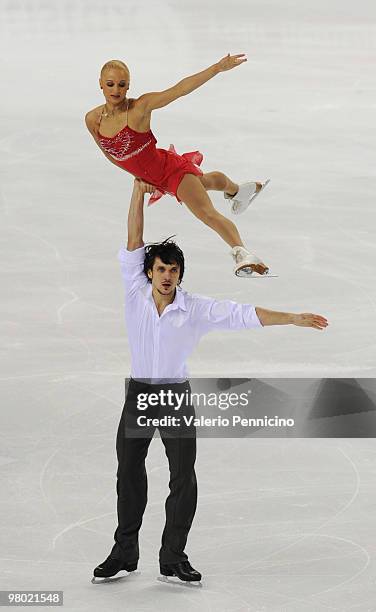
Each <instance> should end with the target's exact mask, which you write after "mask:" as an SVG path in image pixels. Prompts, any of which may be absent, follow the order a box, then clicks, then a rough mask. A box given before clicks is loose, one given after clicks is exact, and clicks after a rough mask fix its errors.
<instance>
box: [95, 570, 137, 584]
mask: <svg viewBox="0 0 376 612" xmlns="http://www.w3.org/2000/svg"><path fill="white" fill-rule="evenodd" d="M121 572H122V573H121V574H120V576H119V574H117V575H116V576H109V577H108V578H99V577H98V576H93V577H92V579H91V583H92V584H104V583H106V582H120V581H121V580H125V579H126V578H128V576H131V575H132V574H139V572H137V571H134V572H127V571H126V570H121Z"/></svg>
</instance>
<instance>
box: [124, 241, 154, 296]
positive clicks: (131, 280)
mask: <svg viewBox="0 0 376 612" xmlns="http://www.w3.org/2000/svg"><path fill="white" fill-rule="evenodd" d="M118 259H119V261H120V268H121V275H122V277H123V283H124V288H125V295H126V296H128V297H132V296H133V295H135V293H137V291H139V290H140V289H142V287H145V285H147V283H148V279H147V278H146V276H145V273H144V260H145V247H143V246H142V247H140V248H139V249H135V250H134V251H128V249H126V248H125V247H121V248H120V250H119V253H118Z"/></svg>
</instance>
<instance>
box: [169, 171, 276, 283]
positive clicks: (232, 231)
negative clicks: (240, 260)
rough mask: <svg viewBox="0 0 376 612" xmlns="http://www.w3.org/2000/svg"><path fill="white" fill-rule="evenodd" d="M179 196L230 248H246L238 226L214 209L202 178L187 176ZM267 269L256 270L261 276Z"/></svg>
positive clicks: (179, 189)
mask: <svg viewBox="0 0 376 612" xmlns="http://www.w3.org/2000/svg"><path fill="white" fill-rule="evenodd" d="M177 196H178V197H179V199H180V200H182V201H183V202H184V204H186V206H187V207H188V208H189V210H190V211H191V212H192V213H193V214H194V215H195V217H197V218H198V219H200V221H202V222H203V223H205V225H208V226H209V227H211V228H212V229H213V230H214V231H215V232H217V234H219V235H220V236H221V238H223V240H224V241H225V242H227V244H228V245H230V247H235V246H243V247H244V244H243V242H242V239H241V238H240V235H239V232H238V230H237V227H236V225H235V224H234V223H233V222H232V221H230V219H227V217H224V216H223V215H221V213H219V212H218V211H217V210H216V209H215V208H214V206H213V203H212V201H211V199H210V198H209V196H208V194H207V193H206V190H205V188H204V186H203V184H202V181H201V180H200V177H198V176H195V175H194V174H186V175H185V176H184V178H183V179H182V181H181V183H180V185H179V187H178V190H177ZM265 269H266V266H264V265H262V264H260V266H257V267H256V266H255V270H256V272H259V274H263V272H264V271H265ZM259 270H260V271H259Z"/></svg>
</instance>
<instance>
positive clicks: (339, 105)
mask: <svg viewBox="0 0 376 612" xmlns="http://www.w3.org/2000/svg"><path fill="white" fill-rule="evenodd" d="M375 17H376V6H375V4H374V2H371V0H367V1H366V0H360V1H358V2H350V1H348V0H344V1H340V0H327V1H326V2H324V1H323V0H315V2H313V0H310V1H308V0H286V1H282V0H257V1H256V0H248V1H237V0H235V2H232V3H225V2H222V1H221V2H214V1H213V0H210V1H207V2H198V1H197V0H192V1H190V2H187V3H183V2H161V1H156V2H147V3H140V2H120V1H119V0H111V1H110V2H98V1H97V0H90V1H83V0H76V1H74V2H73V1H66V0H60V1H57V0H52V1H51V2H45V1H43V2H42V1H37V0H29V1H27V0H22V1H21V0H12V2H10V1H5V0H1V1H0V40H1V43H0V45H1V46H0V49H1V58H2V62H1V68H2V96H1V99H2V112H1V120H0V123H1V135H0V156H1V185H0V212H1V234H2V238H1V245H0V248H1V261H2V266H1V277H2V280H1V286H2V300H1V314H2V317H1V329H2V343H1V349H2V350H1V352H2V357H3V359H2V368H1V395H2V401H1V407H2V411H1V412H2V418H1V434H0V435H1V448H0V476H1V481H0V490H1V494H0V496H1V506H0V508H1V510H0V512H1V551H0V552H1V560H0V562H1V567H2V571H1V579H0V585H1V588H2V589H4V590H9V589H13V588H20V589H63V590H64V592H65V609H67V610H88V611H96V610H106V611H107V610H108V611H112V610H114V611H116V610H124V609H127V610H132V611H133V610H134V611H148V610H175V609H177V608H179V609H181V610H184V611H185V610H187V611H188V610H189V611H190V610H200V611H201V610H202V611H205V612H206V611H211V610H215V611H222V610H223V611H225V610H226V611H227V612H230V611H231V612H236V611H238V612H240V611H242V612H245V611H248V610H249V611H268V612H269V611H273V612H274V611H275V612H293V611H294V612H295V611H296V612H306V611H307V612H308V611H309V612H311V611H312V612H316V611H320V612H321V610H322V611H326V610H328V611H331V610H336V611H337V610H338V611H342V610H343V611H345V610H346V611H350V610H351V611H356V612H370V611H374V610H376V587H375V556H376V555H375V544H374V541H375V538H374V533H375V522H374V514H375V504H376V496H375V492H374V482H375V465H376V463H375V446H374V443H373V440H372V439H368V440H366V439H364V440H362V439H359V440H357V439H352V440H350V439H348V440H346V439H342V440H341V439H337V440H330V439H329V440H322V439H316V440H315V439H307V440H304V439H296V440H292V439H291V440H281V439H280V440H278V439H275V440H263V439H245V440H231V439H227V440H223V439H222V440H206V439H200V440H199V444H198V460H197V473H198V484H199V505H198V511H197V514H196V518H195V522H194V524H193V528H192V531H191V534H190V538H189V542H188V547H187V551H188V553H189V555H190V559H191V561H192V564H193V565H194V566H197V568H198V569H199V570H200V571H202V573H203V574H204V582H203V587H202V588H201V589H197V590H193V588H188V587H186V586H184V585H178V586H172V585H165V584H162V583H160V582H157V580H156V576H157V575H158V566H157V553H158V547H159V538H160V534H161V531H162V527H163V518H164V507H163V503H164V498H165V496H166V494H167V478H168V474H167V466H166V461H165V457H164V454H163V449H162V446H161V444H160V440H154V441H153V443H152V445H151V448H150V453H149V457H148V466H149V476H150V477H149V486H150V500H149V505H148V508H147V511H146V515H145V520H144V525H143V529H142V535H141V553H142V557H141V563H140V573H138V574H137V575H132V576H130V577H128V578H126V579H124V580H122V581H119V582H116V583H114V584H106V585H91V584H90V581H89V580H90V577H91V573H92V568H93V567H94V566H95V565H96V564H97V563H99V562H100V561H102V560H103V559H104V558H105V557H106V556H107V554H108V552H109V550H110V547H111V545H112V534H113V530H114V527H115V490H114V483H115V468H116V463H115V450H114V440H115V433H116V427H117V423H118V419H119V416H120V412H121V408H122V402H123V393H124V390H123V385H124V383H123V381H124V377H126V376H128V375H129V367H130V361H129V351H128V346H127V337H126V331H125V328H124V322H123V295H122V285H121V277H120V272H119V265H118V261H117V251H118V248H119V246H120V245H121V244H122V243H123V242H124V240H125V230H126V215H127V208H128V202H129V198H130V193H131V188H132V179H131V177H130V175H127V174H126V173H125V172H121V171H120V170H119V169H118V168H115V166H113V165H112V164H110V163H109V162H108V161H107V160H106V159H105V158H104V157H103V155H102V154H101V152H100V151H99V149H97V147H96V146H95V144H94V142H93V141H92V139H91V137H90V135H89V134H88V132H87V131H86V128H85V125H84V115H85V113H86V112H87V111H88V110H89V109H91V108H93V107H95V106H97V105H99V104H101V103H102V97H101V93H100V90H99V87H98V73H99V68H100V66H101V65H102V64H103V63H104V62H105V61H107V60H108V59H112V58H119V59H122V60H124V61H125V62H126V63H127V64H128V65H129V67H130V71H131V89H130V92H129V94H130V96H131V97H137V96H138V95H140V94H142V93H144V92H146V91H157V90H161V89H165V88H167V87H168V86H170V85H172V84H174V83H176V82H177V81H178V80H180V79H182V78H183V77H185V76H187V75H189V74H192V73H194V72H198V71H199V70H202V69H204V68H206V67H207V66H209V65H211V64H213V63H214V62H216V61H218V60H219V59H220V58H221V57H223V56H224V55H225V54H226V53H227V52H231V53H241V52H244V53H246V54H247V56H248V62H247V63H245V64H244V65H242V66H240V67H239V68H236V69H235V70H232V71H230V72H227V73H222V74H219V75H218V76H217V77H215V78H214V79H213V80H211V81H210V82H208V83H207V84H205V85H204V86H203V87H202V88H200V89H199V90H197V91H195V92H194V93H192V94H191V95H189V96H186V97H184V98H182V99H180V100H177V101H176V102H174V103H173V104H171V106H169V107H166V108H164V109H161V110H160V111H155V112H154V114H153V121H152V129H153V132H154V133H155V135H156V137H157V138H158V146H160V147H164V148H168V146H169V144H170V143H174V145H175V147H176V149H177V151H178V152H185V151H192V150H196V149H199V150H200V151H202V153H203V154H204V161H203V164H202V168H203V170H204V171H211V170H222V171H224V172H225V173H226V174H228V175H229V176H230V177H232V178H233V179H234V180H235V181H238V182H241V181H243V180H247V179H259V180H263V179H265V178H268V177H270V178H271V179H272V182H271V184H270V186H269V187H268V189H267V190H265V193H263V194H262V195H261V196H260V197H259V198H258V199H257V200H256V202H255V205H254V207H253V208H252V210H249V211H247V213H246V214H245V215H243V216H241V217H239V218H238V220H237V223H238V227H239V229H240V233H241V235H242V237H243V239H244V241H245V242H246V243H247V244H248V245H249V246H250V247H251V249H252V250H254V251H255V252H256V253H257V254H258V255H259V256H260V257H262V258H263V259H264V260H265V262H267V263H268V264H269V265H270V267H271V268H272V269H273V270H274V271H276V272H277V273H278V274H279V278H277V279H255V280H248V279H237V278H235V277H234V276H233V275H232V263H231V260H230V257H229V253H228V251H229V249H228V247H227V246H226V245H225V244H224V243H222V242H221V240H220V239H219V238H217V236H216V235H215V234H214V233H212V232H211V231H210V230H209V229H207V228H206V227H204V226H202V225H201V224H200V222H199V221H197V220H196V219H195V218H194V217H193V216H192V215H190V214H189V212H188V211H187V210H186V209H185V207H184V206H182V207H181V206H179V205H178V204H177V202H176V201H175V200H174V199H173V198H170V197H169V196H167V197H164V198H163V199H162V200H160V201H159V202H158V203H157V204H155V205H154V206H153V207H151V208H149V209H147V210H146V215H145V217H146V218H145V227H146V229H145V238H146V240H151V241H154V240H159V239H163V238H165V237H167V236H169V235H171V234H177V241H178V243H179V244H180V246H181V247H182V248H183V250H184V253H185V255H186V263H187V271H186V276H185V280H184V285H183V286H184V288H185V289H186V290H187V291H191V292H195V293H202V294H205V295H211V296H215V297H217V298H218V299H225V298H226V299H227V298H231V299H234V300H237V301H240V302H250V303H253V304H257V305H260V306H264V307H266V308H273V309H277V310H289V311H293V312H310V311H311V312H317V313H319V314H323V315H325V316H327V318H328V319H329V322H330V327H329V328H328V329H327V330H325V331H322V332H317V331H315V330H307V329H301V328H295V327H279V328H267V329H261V330H249V331H247V332H244V333H241V332H236V333H226V334H225V333H215V334H214V333H213V334H210V335H208V336H206V338H204V339H203V341H202V342H201V344H200V346H199V347H198V349H197V350H196V352H195V353H194V355H193V356H192V358H191V360H190V362H189V367H190V371H191V374H192V376H193V377H194V376H201V377H209V376H214V377H221V376H228V377H238V376H240V377H244V376H245V377H264V378H266V377H273V376H274V377H343V378H344V377H358V378H359V377H367V378H370V377H374V376H375V371H376V365H375V363H376V360H375V335H376V330H375V325H374V320H375V310H376V308H375V304H376V297H375V296H376V289H375V283H374V269H375V263H376V257H375V242H374V238H373V236H374V233H375V230H374V228H375V219H376V215H375V211H374V206H375V197H374V190H375V167H374V165H375V154H374V142H375V110H376V100H375V92H376V87H375V78H374V70H375V68H374V67H375V51H376V24H375ZM212 196H213V202H214V203H215V205H217V206H218V208H219V209H220V210H221V212H223V213H225V214H226V212H227V211H228V208H227V206H226V203H225V201H224V200H223V197H222V196H221V194H218V193H213V194H212ZM38 609H39V608H38Z"/></svg>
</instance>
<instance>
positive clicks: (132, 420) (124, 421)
mask: <svg viewBox="0 0 376 612" xmlns="http://www.w3.org/2000/svg"><path fill="white" fill-rule="evenodd" d="M161 389H163V390H165V391H166V390H168V389H169V390H172V391H173V392H174V393H179V394H182V393H185V392H187V393H189V394H190V391H191V389H190V385H189V382H184V383H173V384H171V383H169V384H166V385H155V384H146V383H143V382H139V381H135V380H133V379H130V381H129V385H128V392H127V396H126V400H125V404H124V408H123V412H122V415H121V419H120V423H119V428H118V433H117V439H116V452H117V457H118V470H117V484H116V490H117V513H118V527H117V529H116V531H115V535H114V538H115V545H114V547H113V549H112V552H111V556H112V557H115V558H118V559H122V560H123V561H124V562H134V561H137V560H138V558H139V545H138V534H139V530H140V527H141V523H142V517H143V514H144V511H145V508H146V503H147V474H146V468H145V459H146V456H147V453H148V449H149V445H150V442H151V440H152V437H153V435H154V432H155V429H156V427H155V426H150V427H144V426H143V427H137V426H136V417H138V416H140V415H142V416H144V417H147V418H161V416H164V415H172V414H173V415H174V416H179V417H180V418H181V417H182V415H183V414H185V415H187V416H192V415H193V416H194V408H193V406H192V405H191V404H190V403H189V404H188V405H186V406H184V407H181V408H180V409H179V410H178V411H175V410H174V409H173V408H172V409H171V407H168V408H163V407H162V406H161V405H157V406H148V408H147V409H146V410H142V412H141V411H140V409H139V408H138V405H137V399H138V397H141V395H140V394H142V398H143V399H144V398H145V397H149V396H150V394H152V393H153V394H155V393H159V391H160V390H161ZM158 429H159V432H160V436H161V439H162V442H163V444H164V447H165V452H166V455H167V459H168V464H169V470H170V482H169V488H170V494H169V495H168V497H167V499H166V504H165V509H166V523H165V527H164V530H163V534H162V545H161V548H160V552H159V560H160V562H161V563H163V564H165V563H178V562H180V561H185V560H186V559H187V558H188V557H187V555H186V553H185V552H184V548H185V545H186V542H187V537H188V533H189V530H190V527H191V525H192V521H193V517H194V515H195V511H196V506H197V481H196V474H195V470H194V464H195V459H196V431H195V428H194V426H190V427H185V428H182V427H180V428H178V429H177V428H176V427H158Z"/></svg>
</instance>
